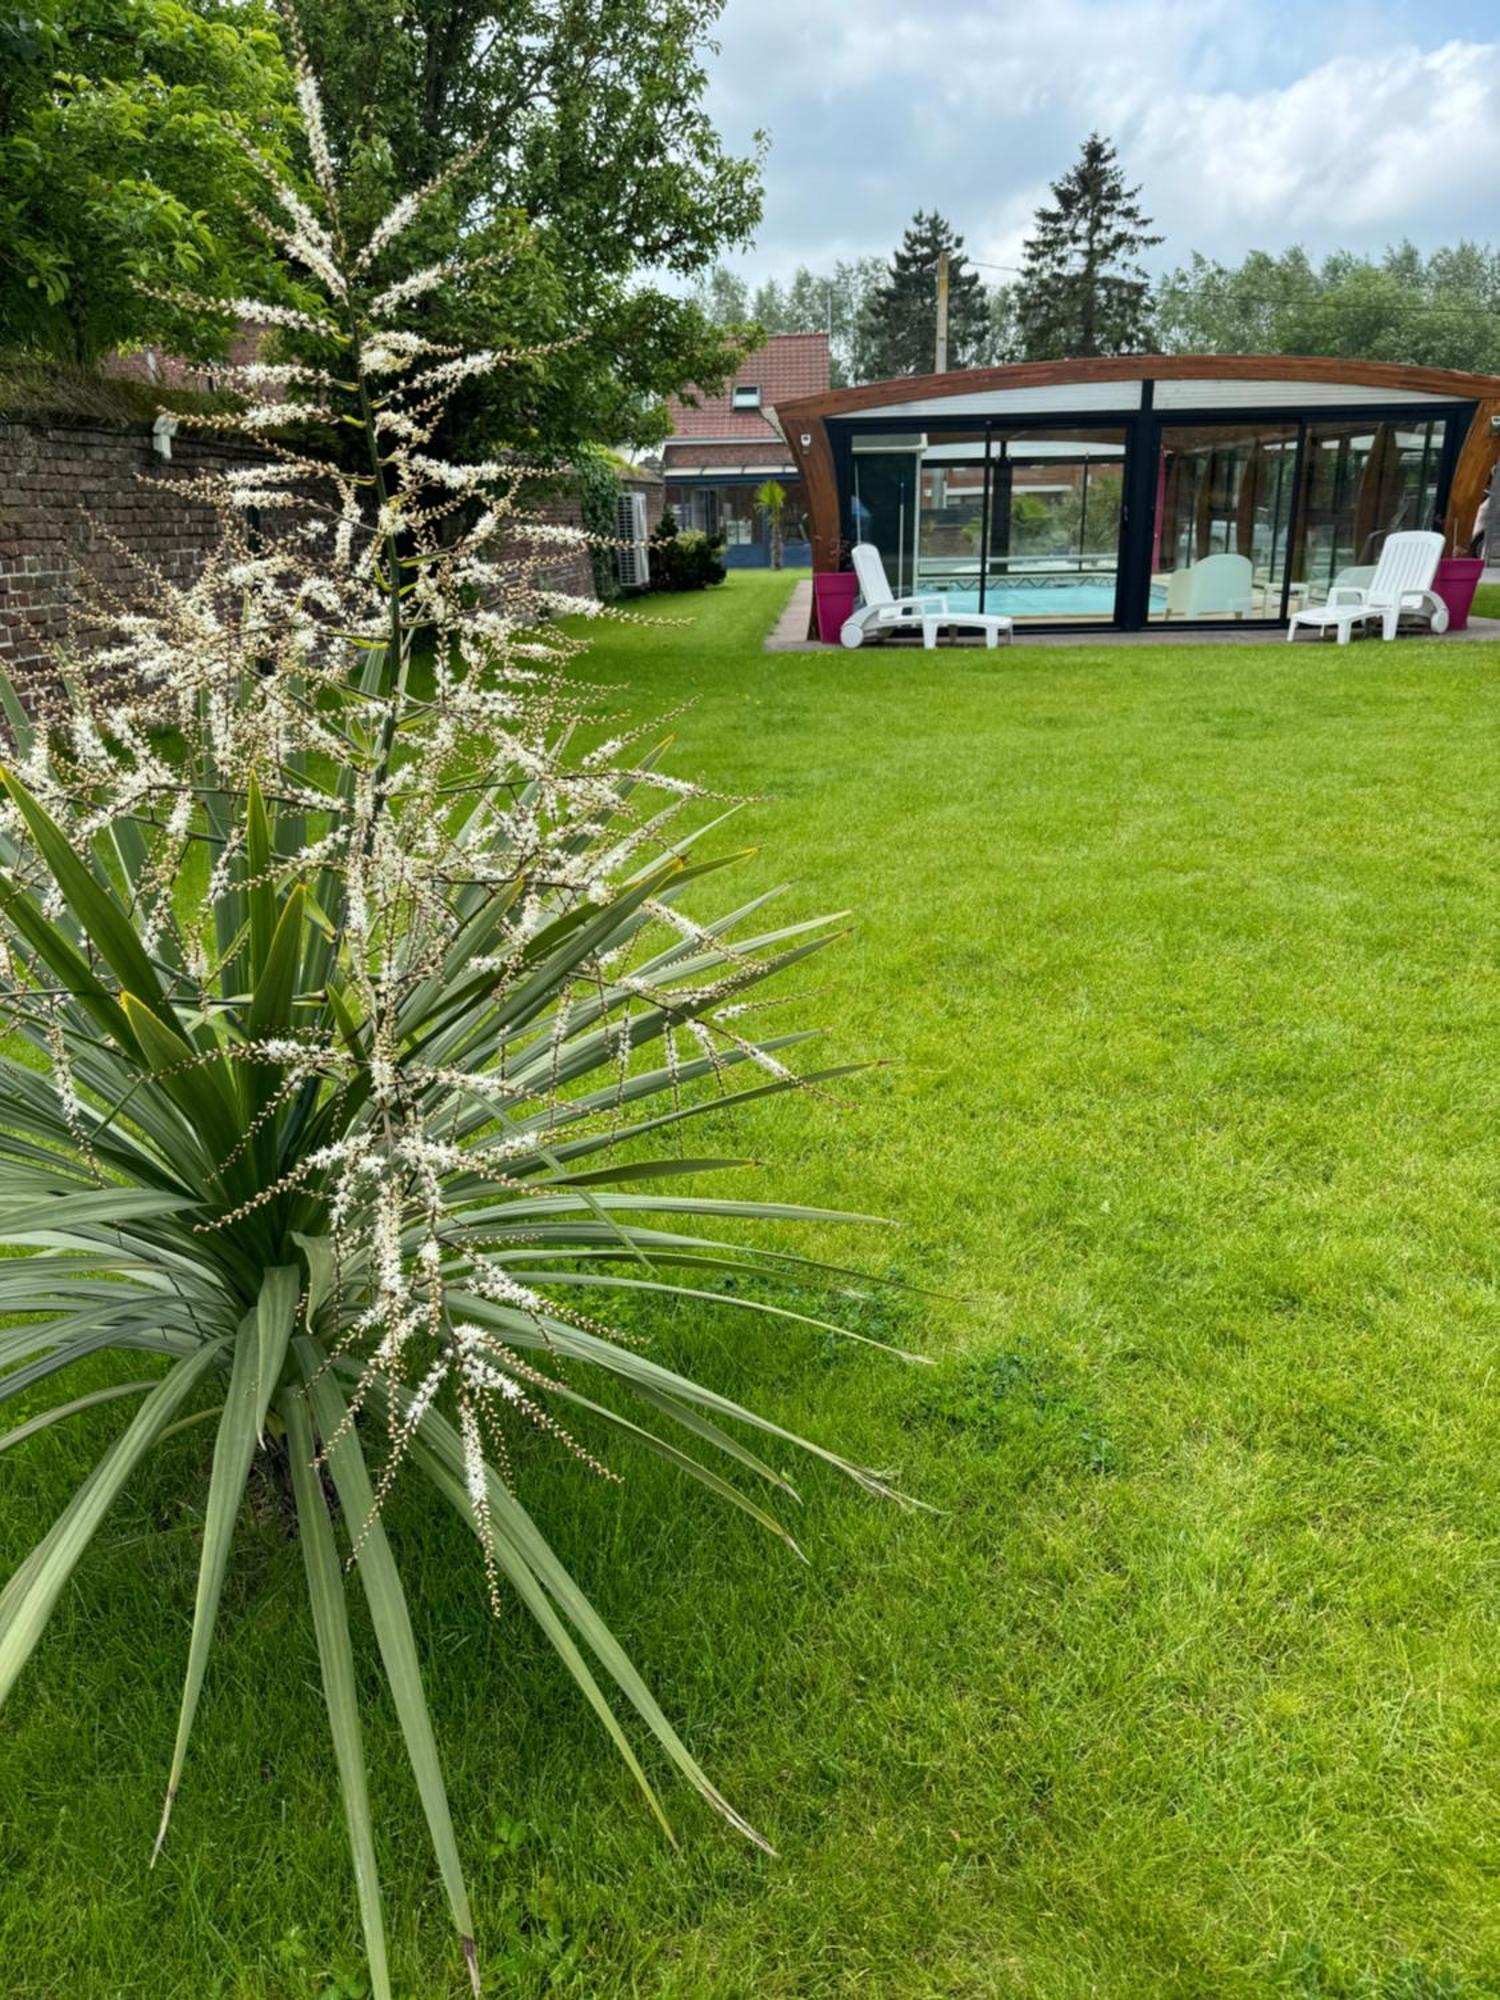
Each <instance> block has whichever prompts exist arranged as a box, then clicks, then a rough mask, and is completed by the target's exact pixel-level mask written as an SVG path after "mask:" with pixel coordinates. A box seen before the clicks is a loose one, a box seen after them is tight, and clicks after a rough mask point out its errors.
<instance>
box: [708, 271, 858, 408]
mask: <svg viewBox="0 0 1500 2000" xmlns="http://www.w3.org/2000/svg"><path fill="white" fill-rule="evenodd" d="M884 276H885V266H884V264H883V263H882V262H881V260H880V258H878V257H855V258H852V259H846V258H840V259H839V260H838V262H837V263H836V264H835V265H834V267H833V269H832V270H831V271H814V270H812V269H810V268H809V266H808V265H806V264H799V265H798V266H797V268H796V270H795V271H794V272H793V273H792V275H791V277H790V278H789V279H788V281H787V282H786V284H784V285H783V284H780V283H778V281H777V280H776V279H775V278H767V279H766V280H765V282H764V283H763V284H761V285H759V286H758V287H757V288H756V290H755V291H754V293H752V292H751V290H750V286H749V284H748V282H747V281H746V280H745V279H744V278H742V277H741V276H740V275H739V273H738V272H737V271H731V270H730V269H728V268H727V266H725V265H723V264H716V265H715V266H714V267H713V269H712V270H711V271H708V272H707V273H705V275H704V276H703V277H702V278H701V279H700V280H699V282H698V285H697V286H696V288H695V291H694V298H695V300H696V302H697V304H698V305H699V306H700V308H701V309H702V311H703V312H704V313H705V314H706V315H707V317H708V318H709V319H711V320H712V321H713V322H714V323H715V325H718V326H724V327H730V328H734V329H750V330H751V333H752V337H753V338H754V339H756V340H762V339H765V338H766V337H767V336H768V335H770V334H774V333H826V334H827V335H828V374H829V381H830V383H831V385H832V386H833V387H834V388H835V389H842V388H845V387H847V386H848V385H849V384H850V383H852V382H862V381H864V380H866V379H867V377H866V375H865V373H864V357H863V355H862V353H861V348H860V328H861V324H862V320H863V315H864V309H865V305H866V303H867V301H868V300H869V298H870V295H871V293H872V292H874V291H875V290H876V288H877V287H878V286H879V285H880V283H881V282H882V280H883V278H884Z"/></svg>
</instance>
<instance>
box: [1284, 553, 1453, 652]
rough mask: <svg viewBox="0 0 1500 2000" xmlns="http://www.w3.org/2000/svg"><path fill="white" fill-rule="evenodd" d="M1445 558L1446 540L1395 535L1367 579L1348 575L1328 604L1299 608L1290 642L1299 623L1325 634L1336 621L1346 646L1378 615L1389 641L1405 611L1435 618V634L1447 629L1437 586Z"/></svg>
mask: <svg viewBox="0 0 1500 2000" xmlns="http://www.w3.org/2000/svg"><path fill="white" fill-rule="evenodd" d="M1442 559H1443V538H1442V536H1441V535H1438V534H1429V533H1418V532H1415V531H1413V532H1410V533H1407V534H1401V535H1391V536H1389V537H1388V538H1387V541H1386V544H1385V547H1384V548H1383V549H1382V550H1381V551H1380V560H1379V562H1378V563H1376V565H1375V569H1374V572H1373V574H1372V575H1370V576H1369V578H1368V581H1366V582H1361V583H1350V582H1346V581H1345V580H1344V579H1343V578H1340V580H1339V581H1338V582H1337V583H1335V584H1334V586H1333V588H1332V590H1330V591H1329V593H1328V602H1327V603H1326V604H1312V605H1309V606H1307V607H1306V609H1304V610H1302V611H1294V612H1293V613H1292V618H1291V622H1290V624H1289V625H1288V626H1287V628H1286V636H1287V642H1288V644H1290V642H1291V641H1292V640H1293V639H1295V638H1296V636H1297V627H1298V626H1299V625H1312V626H1315V627H1316V628H1317V630H1318V631H1320V632H1326V631H1327V630H1328V628H1329V626H1330V625H1331V626H1332V627H1333V628H1334V630H1335V631H1336V632H1337V634H1338V642H1339V644H1340V645H1341V646H1347V645H1348V643H1349V636H1350V634H1351V633H1352V632H1353V630H1354V628H1355V626H1356V625H1368V624H1370V623H1372V622H1373V621H1374V620H1376V619H1379V621H1380V627H1381V630H1382V632H1383V633H1384V635H1385V637H1386V638H1387V639H1394V638H1395V636H1396V628H1397V626H1398V625H1399V624H1400V623H1401V617H1402V614H1403V612H1411V613H1414V614H1415V615H1417V616H1418V617H1421V616H1424V615H1425V616H1426V617H1429V618H1430V619H1431V620H1432V629H1433V631H1434V632H1446V631H1447V629H1448V607H1447V605H1446V604H1445V603H1444V602H1443V600H1442V598H1440V597H1439V596H1438V595H1437V593H1436V592H1435V591H1434V590H1433V588H1432V582H1433V578H1434V577H1435V576H1436V575H1437V566H1438V564H1439V563H1440V562H1441V561H1442Z"/></svg>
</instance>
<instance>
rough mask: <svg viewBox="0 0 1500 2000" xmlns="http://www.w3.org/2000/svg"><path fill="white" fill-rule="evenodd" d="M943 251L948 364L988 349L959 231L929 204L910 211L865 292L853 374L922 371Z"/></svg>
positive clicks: (928, 356)
mask: <svg viewBox="0 0 1500 2000" xmlns="http://www.w3.org/2000/svg"><path fill="white" fill-rule="evenodd" d="M944 251H946V252H947V254H948V366H949V367H950V368H969V367H972V366H973V365H974V364H975V363H976V362H978V361H982V360H983V359H984V358H985V356H986V353H987V351H988V344H989V337H990V311H989V303H988V300H987V298H986V296H985V288H984V283H983V280H982V279H981V278H980V276H979V273H978V272H977V271H976V270H974V269H973V268H972V267H971V266H970V264H969V262H968V260H967V258H966V257H965V255H964V239H963V238H962V237H961V236H960V235H958V234H957V233H956V232H955V231H954V229H953V228H952V226H951V225H950V224H949V223H948V222H947V221H945V219H944V218H943V217H942V216H941V215H939V214H938V212H937V210H936V209H934V210H933V211H932V213H931V214H930V215H924V214H923V213H922V212H921V211H920V210H918V212H917V214H916V215H915V216H913V218H912V220H911V223H910V225H909V226H908V228H907V230H906V233H905V235H904V236H903V237H902V240H901V244H900V247H899V248H898V249H897V251H896V253H895V255H894V256H893V257H892V259H891V262H890V265H889V268H888V269H887V271H886V273H885V276H884V278H883V279H882V281H881V282H880V284H879V285H877V286H876V287H875V288H874V289H873V290H872V291H871V292H870V293H869V294H868V296H867V297H866V299H865V302H864V306H863V310H862V312H861V316H860V324H859V334H858V341H857V365H858V369H859V375H858V379H859V380H862V381H867V382H878V381H882V380H884V379H885V378H886V377H887V376H891V375H925V374H930V373H931V371H932V368H933V358H934V354H935V351H936V345H937V269H938V258H939V257H940V255H941V254H942V253H943V252H944Z"/></svg>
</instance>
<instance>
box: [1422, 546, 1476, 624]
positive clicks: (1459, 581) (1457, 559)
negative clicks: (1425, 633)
mask: <svg viewBox="0 0 1500 2000" xmlns="http://www.w3.org/2000/svg"><path fill="white" fill-rule="evenodd" d="M1483 575H1484V563H1483V561H1482V560H1481V558H1480V557H1478V556H1444V558H1443V560H1442V561H1441V562H1440V563H1439V564H1438V567H1437V575H1436V576H1435V577H1434V578H1433V581H1432V587H1433V589H1434V590H1435V591H1436V592H1437V594H1438V596H1439V597H1440V598H1442V600H1443V602H1444V604H1446V605H1447V607H1448V630H1449V631H1450V632H1462V631H1465V630H1466V629H1467V627H1468V623H1469V607H1470V606H1471V605H1472V604H1473V602H1474V593H1475V591H1476V590H1477V589H1478V588H1479V579H1480V578H1481V577H1482V576H1483Z"/></svg>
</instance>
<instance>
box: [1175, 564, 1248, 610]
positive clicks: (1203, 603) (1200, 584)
mask: <svg viewBox="0 0 1500 2000" xmlns="http://www.w3.org/2000/svg"><path fill="white" fill-rule="evenodd" d="M1254 593H1255V570H1254V567H1253V565H1252V564H1251V561H1250V558H1249V557H1248V556H1240V555H1217V556H1200V557H1199V559H1198V561H1197V562H1195V563H1189V564H1188V566H1187V568H1186V569H1174V570H1173V572H1172V574H1171V575H1170V576H1169V577H1168V578H1167V616H1168V617H1169V618H1248V617H1249V616H1250V613H1251V611H1252V609H1253V608H1254V601H1255V598H1254Z"/></svg>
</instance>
